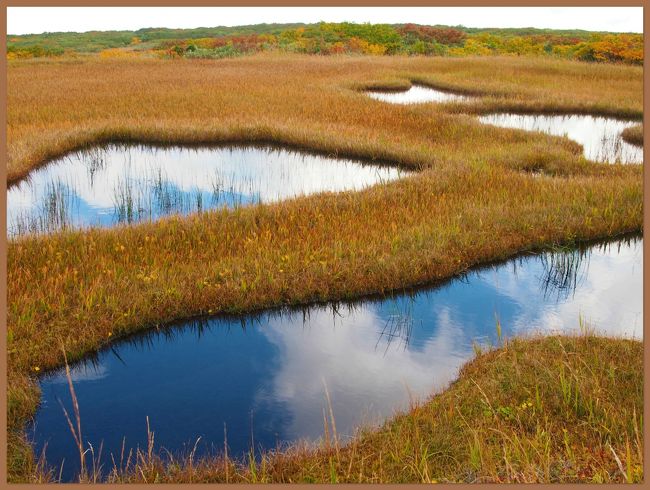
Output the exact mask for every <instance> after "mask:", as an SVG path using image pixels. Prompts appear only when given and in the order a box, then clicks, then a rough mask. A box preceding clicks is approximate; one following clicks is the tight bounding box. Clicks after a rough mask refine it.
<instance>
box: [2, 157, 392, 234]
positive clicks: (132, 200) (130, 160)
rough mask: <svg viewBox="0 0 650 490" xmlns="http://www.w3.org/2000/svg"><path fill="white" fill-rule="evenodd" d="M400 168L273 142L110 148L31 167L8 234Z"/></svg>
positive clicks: (239, 199)
mask: <svg viewBox="0 0 650 490" xmlns="http://www.w3.org/2000/svg"><path fill="white" fill-rule="evenodd" d="M400 174H401V172H400V170H398V169H396V168H390V167H386V166H378V165H368V164H362V163H360V162H356V161H352V160H342V159H335V158H329V157H325V156H318V155H312V154H306V153H299V152H294V151H289V150H284V149H278V148H271V147H241V148H238V147H217V148H197V149H188V148H181V147H167V148H155V147H147V146H137V145H136V146H125V145H109V146H106V147H95V148H92V149H90V150H85V151H79V152H75V153H72V154H70V155H67V156H65V157H63V158H60V159H58V160H56V161H53V162H51V163H50V164H48V165H46V166H44V167H42V168H40V169H38V170H35V171H34V172H32V173H31V174H30V176H29V178H28V179H26V180H24V181H22V182H20V183H19V184H17V185H15V186H13V187H11V188H10V189H9V190H8V193H7V228H8V234H9V235H10V236H15V235H20V234H24V233H33V232H52V231H56V230H58V229H61V228H70V227H72V228H84V227H89V226H113V225H116V224H119V223H133V222H137V221H141V220H155V219H157V218H160V217H162V216H166V215H170V214H188V213H192V212H196V211H202V210H207V209H210V208H215V207H224V206H227V207H235V206H241V205H246V204H252V203H258V202H264V203H269V202H275V201H280V200H283V199H290V198H292V197H296V196H300V195H307V194H313V193H317V192H324V191H333V192H338V191H346V190H358V189H362V188H364V187H367V186H371V185H374V184H377V183H379V182H385V181H390V180H393V179H396V178H398V177H399V176H400Z"/></svg>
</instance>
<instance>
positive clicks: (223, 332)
mask: <svg viewBox="0 0 650 490" xmlns="http://www.w3.org/2000/svg"><path fill="white" fill-rule="evenodd" d="M642 272H643V241H642V239H628V240H622V241H616V242H611V243H609V244H607V245H602V244H601V245H595V246H590V247H586V248H583V249H581V250H574V251H569V252H563V253H559V252H558V253H544V254H537V255H526V256H522V257H519V258H515V259H511V260H509V261H507V262H504V263H502V264H500V265H495V266H490V267H486V268H482V269H478V270H475V271H473V272H470V273H468V274H466V275H465V276H463V277H461V278H456V279H453V280H451V281H448V282H446V283H444V284H441V285H438V286H435V287H430V288H428V289H422V290H420V291H418V292H415V293H410V294H400V295H395V296H389V297H386V298H383V299H375V300H366V301H362V302H358V303H353V304H338V305H332V304H329V305H325V306H312V307H308V308H305V309H302V310H281V311H272V312H265V313H262V314H259V315H255V316H250V315H249V316H241V317H230V318H228V317H213V318H210V319H204V320H200V321H189V322H185V323H182V324H179V325H176V326H173V327H170V328H167V329H161V330H158V331H153V332H150V333H148V334H146V335H141V336H138V337H134V338H132V339H130V340H125V341H121V342H118V343H116V344H115V345H114V346H113V347H111V348H110V349H106V350H104V351H102V352H100V353H99V354H98V355H97V356H96V358H94V359H93V360H92V361H88V362H86V363H83V364H77V365H76V366H74V368H73V370H72V373H73V379H74V383H75V386H76V391H77V396H78V398H79V405H80V410H81V418H82V430H83V437H84V441H85V442H86V443H91V444H92V445H93V447H94V448H98V447H99V444H100V443H101V442H103V455H104V456H103V460H102V461H103V463H104V466H105V468H110V467H112V463H111V458H110V453H113V454H115V455H116V457H115V459H116V461H118V462H119V453H120V448H121V445H122V441H123V439H124V441H125V447H126V449H127V452H128V450H129V448H134V447H136V446H138V445H139V446H140V447H145V446H146V418H147V417H149V422H150V425H151V428H152V430H153V431H155V441H156V445H157V446H158V447H159V446H163V447H165V448H167V449H169V450H170V451H172V452H179V451H181V452H182V451H184V450H185V451H189V450H190V449H191V448H192V447H193V446H194V444H195V442H196V441H197V439H198V438H199V437H200V438H201V439H200V441H199V443H198V444H197V452H198V454H205V453H206V452H215V451H220V450H222V449H223V445H224V425H225V427H226V431H227V441H228V447H229V453H230V454H231V455H235V456H237V455H242V454H243V453H245V452H247V451H248V450H249V449H250V447H251V444H253V445H254V447H255V448H256V449H258V450H259V449H260V448H266V449H268V448H274V447H276V446H277V445H282V444H286V443H291V442H295V441H298V440H307V441H311V442H315V441H318V439H319V438H320V437H321V436H322V434H323V410H324V409H326V410H327V406H328V405H327V401H326V391H325V390H326V389H327V391H328V393H329V396H330V398H331V404H332V409H333V412H334V416H335V420H336V427H337V430H338V433H339V435H341V437H342V439H343V440H344V441H345V440H347V438H348V437H349V436H351V435H352V434H353V433H354V431H355V428H356V427H358V426H359V425H360V424H373V423H379V422H381V421H382V420H385V419H386V417H389V416H391V415H392V414H393V413H394V412H395V411H396V410H400V409H404V408H407V407H408V405H409V400H410V398H411V397H413V398H415V399H425V398H426V397H428V396H429V395H430V394H431V393H432V392H433V391H436V390H440V389H442V388H444V387H445V386H447V385H448V383H449V382H450V381H451V380H452V379H453V378H454V377H455V376H456V374H457V371H458V369H459V367H460V366H461V365H462V364H463V363H464V362H465V361H466V360H468V359H469V358H471V357H472V356H473V343H474V342H477V343H479V344H490V343H491V344H494V343H497V338H496V328H495V324H496V318H498V319H499V321H500V322H501V325H502V329H503V333H504V335H506V336H514V335H518V334H527V333H531V332H535V333H539V332H541V333H551V332H575V331H577V330H579V318H580V317H581V316H582V318H583V319H585V320H587V321H588V322H590V323H591V325H592V326H593V327H594V328H595V330H596V331H597V332H600V333H603V334H607V335H613V336H628V337H635V338H641V337H642V325H643V316H642V311H643V310H642ZM41 388H42V405H41V407H40V408H39V410H38V412H37V414H36V417H35V423H34V425H33V426H32V427H31V428H30V429H29V430H28V433H30V434H31V435H32V436H33V438H34V441H35V442H34V444H35V450H36V452H37V454H40V451H42V450H43V448H44V446H45V445H46V444H47V451H46V455H47V459H48V461H49V463H50V464H52V465H54V466H55V467H57V468H58V467H60V465H61V464H63V462H64V461H65V464H64V465H63V473H62V475H63V479H65V480H70V479H72V478H74V475H75V472H76V471H77V468H78V463H77V459H78V453H76V449H75V446H74V443H73V440H72V436H71V435H70V433H69V430H68V427H67V425H66V421H65V418H64V415H63V412H62V409H61V407H60V405H59V402H58V400H59V399H60V400H61V401H62V402H63V403H64V404H65V405H66V406H67V407H68V410H70V396H69V393H68V388H67V385H66V382H65V376H64V374H63V373H62V372H57V373H53V374H51V375H48V376H46V377H43V378H42V380H41Z"/></svg>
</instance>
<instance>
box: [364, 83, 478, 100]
mask: <svg viewBox="0 0 650 490" xmlns="http://www.w3.org/2000/svg"><path fill="white" fill-rule="evenodd" d="M365 93H366V95H368V97H371V98H373V99H376V100H381V101H382V102H388V103H390V104H422V103H424V102H456V101H459V102H461V101H464V100H467V96H465V95H460V94H454V93H451V92H443V91H442V90H436V89H434V88H430V87H424V86H422V85H411V88H409V89H408V90H404V91H400V92H386V91H378V90H370V91H367V92H365Z"/></svg>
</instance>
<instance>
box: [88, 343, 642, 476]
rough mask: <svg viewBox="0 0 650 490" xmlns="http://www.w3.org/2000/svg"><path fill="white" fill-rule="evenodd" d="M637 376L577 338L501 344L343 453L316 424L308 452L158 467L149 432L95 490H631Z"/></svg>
mask: <svg viewBox="0 0 650 490" xmlns="http://www.w3.org/2000/svg"><path fill="white" fill-rule="evenodd" d="M642 373H643V346H642V343H641V342H639V341H634V340H624V339H607V338H601V337H597V336H593V335H591V334H589V333H583V334H581V335H577V336H553V337H544V338H528V339H517V338H515V339H508V340H504V342H503V344H502V345H501V346H500V347H499V348H494V349H490V350H488V351H485V352H483V353H480V354H478V355H477V357H476V358H475V359H474V360H472V361H470V362H469V363H467V364H466V365H465V366H463V368H462V369H461V371H460V374H459V377H458V379H457V380H456V381H455V382H454V383H453V384H452V385H451V386H450V387H449V388H448V389H446V390H445V391H443V392H442V393H440V394H438V395H435V396H433V397H432V398H430V399H429V400H428V401H426V402H423V403H419V404H415V405H414V406H412V407H411V408H410V409H409V410H408V411H406V412H404V413H401V414H397V415H396V416H395V417H394V418H392V419H390V420H388V421H387V422H386V423H385V424H384V425H383V426H382V427H381V428H379V429H366V430H362V431H361V432H360V433H359V434H358V435H357V436H356V437H355V438H353V439H352V441H351V442H349V443H348V444H346V445H341V444H340V442H339V441H338V439H337V437H336V432H335V423H334V420H333V418H331V419H330V418H329V417H328V416H327V415H325V416H324V418H325V424H326V426H327V427H329V428H330V431H329V433H328V436H327V438H326V440H324V441H323V442H322V443H321V444H320V445H319V446H317V447H313V446H312V447H310V446H306V445H304V444H303V445H300V444H298V445H295V446H290V447H288V448H284V449H281V450H278V451H271V452H267V453H264V454H262V455H261V457H258V458H257V459H256V458H254V457H249V458H244V459H240V460H237V459H232V458H229V457H228V456H227V454H220V455H216V456H212V457H205V458H202V459H196V458H195V456H194V454H193V452H192V453H190V454H188V455H185V456H182V455H177V456H170V455H169V454H167V453H163V452H161V451H159V450H154V448H153V435H152V433H151V431H150V430H149V433H150V437H149V444H148V447H147V448H146V449H142V450H138V451H137V454H136V455H135V457H133V458H131V460H130V461H131V462H130V463H129V464H128V465H126V466H121V467H120V468H118V467H117V466H115V467H114V468H112V469H111V470H110V471H109V472H107V474H106V475H105V481H108V482H111V483H127V482H128V483H151V482H160V483H165V482H167V483H170V482H174V483H180V482H183V483H199V482H200V483H208V482H210V483H215V482H229V483H236V482H237V483H253V482H255V483H258V482H266V483H296V482H319V483H342V482H354V483H370V482H372V483H413V482H421V483H424V482H426V483H430V482H492V483H494V482H499V483H501V482H509V483H555V482H563V483H568V482H600V483H603V482H607V483H619V482H629V483H633V482H640V481H642V480H643V466H642V465H643V438H642V434H643V419H642V413H643V382H642ZM330 415H331V414H330ZM95 479H96V478H95ZM89 480H90V478H89V477H88V476H86V477H84V478H82V481H89Z"/></svg>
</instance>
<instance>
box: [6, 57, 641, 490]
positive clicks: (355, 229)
mask: <svg viewBox="0 0 650 490" xmlns="http://www.w3.org/2000/svg"><path fill="white" fill-rule="evenodd" d="M495 66H498V67H499V69H498V70H497V69H495ZM262 81H263V83H262ZM411 81H419V82H420V83H423V82H425V81H426V83H429V84H434V85H437V86H445V87H448V88H455V89H464V90H467V91H470V90H471V91H475V92H476V93H481V94H484V96H483V97H482V98H479V99H477V100H475V101H473V102H470V103H469V104H468V105H466V106H465V105H462V104H458V103H454V104H442V105H436V104H424V105H421V106H409V107H403V106H396V105H390V104H385V103H382V102H379V101H375V100H372V99H370V98H367V97H364V96H363V94H360V93H359V92H358V90H360V89H362V88H365V87H369V86H374V87H378V86H387V87H391V88H398V87H399V86H407V85H408V83H411ZM8 82H9V103H8V129H7V131H8V146H9V148H8V150H9V159H8V179H9V181H10V182H13V181H15V180H17V179H19V178H21V177H22V176H24V175H26V174H27V173H28V172H29V170H30V169H33V168H35V167H36V166H38V165H40V164H43V163H44V162H45V161H46V160H47V159H48V158H51V157H53V156H56V155H59V154H62V153H63V152H65V151H68V150H71V149H73V148H77V147H81V146H84V145H90V144H93V143H98V142H106V141H122V142H128V141H137V142H155V143H163V144H171V143H192V144H201V143H215V142H222V143H223V142H233V141H237V142H273V143H276V144H285V145H289V146H292V147H294V148H305V149H310V150H314V151H320V152H326V153H329V154H332V155H344V156H350V157H358V158H363V159H365V160H369V161H373V160H374V161H380V160H381V161H390V162H393V163H394V164H397V165H401V166H404V167H408V168H412V169H414V170H417V171H418V172H416V173H414V174H413V175H412V176H409V177H407V178H404V179H402V180H400V181H395V182H391V183H389V184H385V185H380V186H376V187H373V188H370V189H367V190H364V191H361V192H354V193H341V194H328V193H325V194H321V195H315V196H310V197H305V198H300V199H296V200H292V201H288V202H283V203H278V204H273V205H260V206H253V207H250V208H244V209H238V210H235V211H219V210H217V211H211V212H206V213H202V214H197V215H193V216H189V217H184V218H176V217H173V218H167V219H164V220H161V221H160V222H157V223H153V224H146V223H143V224H139V225H135V226H130V227H116V228H114V229H107V230H90V231H83V232H82V231H66V232H60V233H56V234H53V235H51V236H40V237H25V238H20V239H16V240H11V241H10V243H9V248H8V315H7V322H8V332H7V334H8V337H7V340H8V360H9V361H8V363H9V391H8V398H9V399H8V405H9V410H8V426H9V432H10V442H11V443H10V447H9V453H10V456H9V457H10V465H9V469H10V474H11V475H12V478H13V479H14V480H21V479H22V480H25V479H30V478H33V476H34V475H33V470H34V466H33V456H32V455H31V453H30V451H29V450H28V448H27V447H26V446H25V445H24V444H22V443H21V440H22V439H21V430H22V427H23V424H24V422H25V421H26V420H27V419H28V417H29V416H30V415H31V414H32V413H33V412H34V410H35V408H36V405H37V403H38V396H39V394H38V390H37V387H36V384H35V383H34V377H35V375H36V374H37V373H38V372H42V371H43V370H46V369H51V368H54V367H56V366H60V365H61V363H62V362H63V356H62V354H61V352H60V351H59V349H55V348H53V347H52V346H57V345H59V343H60V342H62V343H63V344H64V345H65V349H66V351H67V355H68V358H69V359H70V360H74V359H78V358H79V357H81V356H83V355H84V354H86V353H88V352H91V351H94V350H96V349H98V348H100V347H101V346H103V345H105V344H106V343H107V342H110V341H111V340H113V339H115V338H119V337H120V336H122V335H126V334H128V333H130V332H134V331H137V330H140V329H144V328H149V327H151V326H153V325H156V324H160V323H164V322H167V321H170V320H174V319H179V318H183V317H188V316H193V315H198V314H211V313H218V312H224V311H227V312H243V311H250V310H253V309H260V308H264V307H268V306H273V305H279V304H300V303H309V302H311V301H315V300H319V301H326V300H330V299H346V298H352V297H357V296H359V295H362V294H367V293H381V292H384V291H387V290H392V289H400V288H403V287H406V286H411V285H415V284H420V283H426V282H430V281H432V280H436V279H442V278H445V277H449V276H451V275H453V274H456V273H458V272H461V271H463V270H465V269H467V268H469V267H471V266H472V265H475V264H478V263H481V262H483V261H487V260H493V259H498V258H505V257H507V256H509V255H512V254H514V253H516V252H518V251H522V250H527V249H531V248H542V247H545V246H551V245H555V244H560V243H561V244H570V243H573V242H575V241H577V240H588V239H594V238H602V237H611V236H615V235H617V234H621V233H626V232H638V231H640V230H641V227H642V217H643V215H642V168H640V167H641V166H635V165H629V166H623V165H607V164H595V163H592V162H588V161H586V160H585V159H584V158H583V157H582V156H581V151H580V148H579V147H578V145H576V144H574V143H571V142H569V141H568V140H565V139H562V138H556V137H550V136H545V135H541V134H535V133H528V132H524V131H518V130H508V129H502V128H496V127H491V126H486V125H481V124H479V123H478V122H477V121H476V120H475V119H474V118H473V117H472V116H470V115H469V114H464V113H465V112H466V113H475V112H482V111H490V110H498V109H499V108H501V109H502V110H510V109H513V108H517V107H518V108H520V109H522V110H523V109H526V110H537V111H546V112H549V111H560V112H562V111H564V112H567V111H578V112H591V113H594V114H609V115H618V116H626V115H627V116H633V117H636V118H640V116H641V113H642V112H641V108H642V69H641V68H638V67H629V66H617V65H588V64H582V63H576V62H563V61H557V60H546V59H526V58H490V59H487V58H477V59H444V58H437V59H426V58H417V59H408V58H349V57H343V58H337V57H330V58H319V57H300V56H294V57H291V56H256V57H251V58H242V59H237V60H221V61H196V60H194V61H188V60H177V61H160V60H159V61H147V60H135V61H134V60H122V61H100V60H88V61H79V60H76V61H66V60H63V61H57V62H53V61H40V62H34V61H31V62H12V63H10V67H9V75H8Z"/></svg>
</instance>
